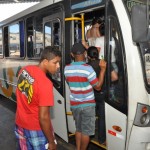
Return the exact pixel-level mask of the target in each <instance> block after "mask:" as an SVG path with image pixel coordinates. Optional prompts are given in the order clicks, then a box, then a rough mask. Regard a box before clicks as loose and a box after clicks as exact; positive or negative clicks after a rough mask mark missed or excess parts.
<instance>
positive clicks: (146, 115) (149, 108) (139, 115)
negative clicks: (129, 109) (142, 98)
mask: <svg viewBox="0 0 150 150" xmlns="http://www.w3.org/2000/svg"><path fill="white" fill-rule="evenodd" d="M133 124H134V125H136V126H139V127H150V105H146V104H142V103H138V104H137V109H136V114H135V118H134V123H133Z"/></svg>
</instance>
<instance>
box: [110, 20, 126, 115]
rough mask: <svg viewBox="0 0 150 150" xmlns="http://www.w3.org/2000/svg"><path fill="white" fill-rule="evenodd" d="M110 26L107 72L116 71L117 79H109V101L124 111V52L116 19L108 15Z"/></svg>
mask: <svg viewBox="0 0 150 150" xmlns="http://www.w3.org/2000/svg"><path fill="white" fill-rule="evenodd" d="M109 28H110V34H109V35H110V37H109V47H110V48H109V50H110V53H109V54H110V55H109V59H110V64H111V65H110V66H109V67H110V69H109V71H110V72H109V74H110V75H111V71H112V69H111V68H113V70H114V71H115V72H116V73H117V79H116V80H115V81H112V80H111V78H110V79H109V80H110V82H109V83H110V86H109V101H111V103H112V104H113V105H114V107H118V109H120V111H122V112H124V113H125V112H126V109H125V108H126V106H127V104H126V103H127V102H126V96H125V94H126V93H125V92H126V90H125V85H126V82H125V81H126V80H125V70H124V57H123V56H124V54H123V46H122V44H121V43H122V42H121V36H120V35H119V31H118V27H117V21H116V20H115V18H113V17H112V18H111V17H110V22H109Z"/></svg>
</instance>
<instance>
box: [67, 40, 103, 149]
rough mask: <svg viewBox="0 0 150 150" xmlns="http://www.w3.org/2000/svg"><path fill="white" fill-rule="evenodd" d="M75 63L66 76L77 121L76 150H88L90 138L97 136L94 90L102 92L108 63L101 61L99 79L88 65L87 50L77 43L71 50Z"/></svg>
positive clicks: (69, 67) (70, 66) (70, 65)
mask: <svg viewBox="0 0 150 150" xmlns="http://www.w3.org/2000/svg"><path fill="white" fill-rule="evenodd" d="M71 55H72V57H73V58H74V61H73V62H72V63H71V64H69V65H66V66H65V68H64V75H65V78H66V81H67V83H68V85H69V88H70V92H71V93H70V105H71V110H72V113H73V117H74V119H75V125H76V132H75V139H76V147H77V148H76V150H86V149H87V147H88V144H89V141H90V136H91V135H94V134H95V97H94V92H93V88H94V89H96V90H100V89H101V86H102V84H103V81H104V75H105V70H106V62H105V61H104V60H101V61H100V63H99V65H100V67H101V71H100V72H99V77H98V78H97V77H96V73H95V71H94V70H93V68H92V67H91V66H90V65H88V64H86V62H85V60H86V49H85V47H84V46H83V45H82V43H75V44H74V45H73V47H72V50H71Z"/></svg>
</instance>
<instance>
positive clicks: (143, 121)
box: [140, 114, 150, 125]
mask: <svg viewBox="0 0 150 150" xmlns="http://www.w3.org/2000/svg"><path fill="white" fill-rule="evenodd" d="M140 122H141V124H143V125H147V124H148V123H149V122H150V116H149V115H148V114H144V115H143V116H141V119H140Z"/></svg>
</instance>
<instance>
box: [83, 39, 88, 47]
mask: <svg viewBox="0 0 150 150" xmlns="http://www.w3.org/2000/svg"><path fill="white" fill-rule="evenodd" d="M82 45H83V46H84V47H85V49H88V48H89V45H88V43H87V42H86V41H85V40H82Z"/></svg>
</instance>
